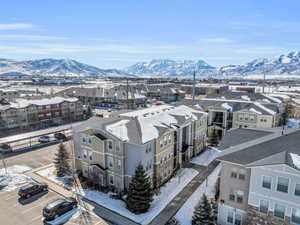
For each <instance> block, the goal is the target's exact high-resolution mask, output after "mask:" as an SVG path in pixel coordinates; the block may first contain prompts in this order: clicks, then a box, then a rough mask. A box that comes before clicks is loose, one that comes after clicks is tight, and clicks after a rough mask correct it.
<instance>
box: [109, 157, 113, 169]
mask: <svg viewBox="0 0 300 225" xmlns="http://www.w3.org/2000/svg"><path fill="white" fill-rule="evenodd" d="M107 164H108V167H110V168H113V167H114V160H113V158H112V157H110V156H108V157H107Z"/></svg>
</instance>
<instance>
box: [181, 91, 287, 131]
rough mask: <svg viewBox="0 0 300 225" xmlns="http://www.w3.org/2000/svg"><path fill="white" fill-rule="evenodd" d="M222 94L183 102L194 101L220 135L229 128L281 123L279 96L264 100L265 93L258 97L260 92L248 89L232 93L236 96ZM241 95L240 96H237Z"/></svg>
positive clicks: (189, 102) (190, 102)
mask: <svg viewBox="0 0 300 225" xmlns="http://www.w3.org/2000/svg"><path fill="white" fill-rule="evenodd" d="M224 95H225V97H224V96H223V95H216V94H210V95H208V96H207V97H206V98H204V99H201V100H195V101H191V100H185V101H184V104H187V105H195V106H197V107H198V108H199V109H201V110H203V111H205V112H207V113H208V126H209V130H210V129H213V128H214V129H216V130H217V131H218V133H219V136H223V135H224V134H225V133H226V131H227V130H229V129H231V128H239V127H240V128H242V127H243V128H272V127H276V126H279V125H280V122H281V117H282V112H283V110H284V107H283V105H281V104H282V103H279V101H280V100H279V99H278V100H277V99H276V100H274V99H275V98H274V97H271V99H270V100H268V101H267V100H263V99H266V97H265V98H259V97H263V96H262V95H260V94H257V95H256V94H251V93H243V95H241V94H240V93H239V94H238V95H236V94H232V95H233V96H234V97H235V98H233V97H232V98H231V99H230V97H228V96H231V94H228V93H227V94H224ZM217 96H218V97H217ZM226 96H227V97H226ZM241 96H243V99H240V97H241ZM255 96H257V98H256V99H255V98H254V97H255ZM213 97H215V98H213ZM276 101H277V102H276Z"/></svg>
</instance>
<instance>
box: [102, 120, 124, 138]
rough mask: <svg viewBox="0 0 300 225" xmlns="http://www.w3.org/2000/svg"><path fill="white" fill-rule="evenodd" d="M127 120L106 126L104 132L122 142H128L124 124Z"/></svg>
mask: <svg viewBox="0 0 300 225" xmlns="http://www.w3.org/2000/svg"><path fill="white" fill-rule="evenodd" d="M128 122H129V120H120V121H118V122H116V123H113V124H109V125H107V126H106V130H107V131H108V132H110V133H111V134H113V135H114V136H116V137H118V138H119V139H120V140H122V141H129V138H128V130H127V127H126V124H127V123H128Z"/></svg>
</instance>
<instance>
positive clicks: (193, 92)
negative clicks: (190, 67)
mask: <svg viewBox="0 0 300 225" xmlns="http://www.w3.org/2000/svg"><path fill="white" fill-rule="evenodd" d="M195 83H196V70H195V71H194V74H193V90H192V99H193V103H195Z"/></svg>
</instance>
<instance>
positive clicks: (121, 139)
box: [74, 105, 207, 192]
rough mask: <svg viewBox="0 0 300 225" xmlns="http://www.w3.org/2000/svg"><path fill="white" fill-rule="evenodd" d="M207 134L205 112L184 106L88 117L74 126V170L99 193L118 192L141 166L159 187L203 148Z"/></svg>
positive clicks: (164, 106)
mask: <svg viewBox="0 0 300 225" xmlns="http://www.w3.org/2000/svg"><path fill="white" fill-rule="evenodd" d="M206 133H207V114H206V113H204V112H201V111H199V110H195V109H193V108H191V107H187V106H184V105H181V106H176V107H174V106H170V105H161V106H154V107H151V108H146V109H142V110H135V111H129V112H124V113H123V112H119V113H117V114H112V115H111V116H110V117H108V118H99V117H93V118H91V119H89V120H88V121H86V122H85V123H83V124H81V125H80V126H78V127H75V128H74V144H75V161H76V168H77V170H78V172H79V173H80V174H82V176H83V177H85V178H86V179H87V180H88V181H89V182H91V183H93V184H95V185H96V186H97V187H98V188H99V189H110V190H113V191H116V192H122V191H124V190H126V189H127V188H128V185H129V183H130V180H131V177H132V176H133V174H134V171H135V168H136V167H137V166H138V164H142V165H143V167H144V169H145V171H146V173H147V175H148V177H149V178H150V180H151V183H152V185H153V187H159V186H160V185H161V184H163V183H165V182H166V181H168V180H169V179H170V177H171V176H172V175H173V174H174V171H176V170H177V169H179V168H180V167H181V166H182V164H183V163H185V162H188V161H189V160H190V159H191V158H192V157H193V156H194V155H196V154H198V153H200V152H201V151H202V150H203V149H204V148H205V146H206ZM194 143H198V145H197V146H195V145H194Z"/></svg>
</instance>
